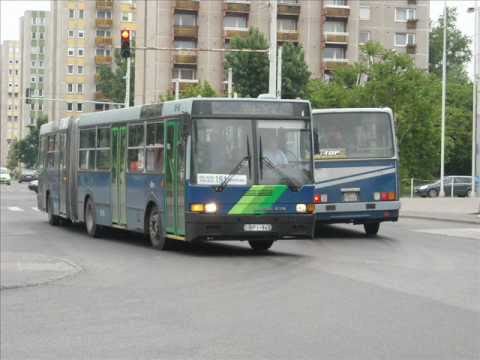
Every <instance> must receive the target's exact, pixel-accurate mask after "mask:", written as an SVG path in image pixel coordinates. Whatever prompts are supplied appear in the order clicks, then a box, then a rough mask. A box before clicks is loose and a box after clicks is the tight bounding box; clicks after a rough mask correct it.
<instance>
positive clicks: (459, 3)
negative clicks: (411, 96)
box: [0, 0, 480, 73]
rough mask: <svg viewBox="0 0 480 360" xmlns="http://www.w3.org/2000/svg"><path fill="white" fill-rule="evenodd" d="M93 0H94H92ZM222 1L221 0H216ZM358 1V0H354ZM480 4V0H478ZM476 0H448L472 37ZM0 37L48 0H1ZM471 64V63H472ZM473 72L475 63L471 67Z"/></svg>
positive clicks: (437, 0)
mask: <svg viewBox="0 0 480 360" xmlns="http://www.w3.org/2000/svg"><path fill="white" fill-rule="evenodd" d="M92 1H93V0H92ZM216 1H220V0H216ZM353 1H358V0H353ZM478 2H479V4H480V0H479V1H478ZM474 3H475V0H448V1H447V4H448V6H452V7H456V8H458V27H459V29H460V30H462V31H463V32H464V33H466V34H467V35H468V36H470V38H473V30H474V29H473V28H474V21H473V15H472V14H467V9H468V7H471V6H474ZM0 7H1V19H0V23H1V26H0V39H1V40H2V41H3V40H18V36H19V18H20V17H21V16H22V15H23V13H24V12H25V11H26V10H49V9H50V1H48V0H0ZM442 12H443V0H430V18H431V19H432V21H434V22H435V21H436V20H437V19H438V17H439V16H440V15H441V14H442ZM470 65H471V64H470ZM469 71H470V73H473V65H471V66H470V67H469Z"/></svg>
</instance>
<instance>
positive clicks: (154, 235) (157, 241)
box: [145, 205, 166, 250]
mask: <svg viewBox="0 0 480 360" xmlns="http://www.w3.org/2000/svg"><path fill="white" fill-rule="evenodd" d="M145 225H146V227H147V229H145V230H146V231H145V233H146V234H148V237H149V238H150V244H151V245H152V247H153V248H154V249H157V250H165V249H166V239H165V234H164V232H163V226H162V215H161V214H160V211H159V210H158V207H156V206H155V205H154V206H153V207H152V209H151V210H150V215H149V216H148V221H147V223H146V224H145Z"/></svg>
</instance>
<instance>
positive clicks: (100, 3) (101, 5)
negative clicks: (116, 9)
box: [95, 0, 113, 10]
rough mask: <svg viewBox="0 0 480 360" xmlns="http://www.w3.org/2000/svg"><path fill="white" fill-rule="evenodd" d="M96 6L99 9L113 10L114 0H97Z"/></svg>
mask: <svg viewBox="0 0 480 360" xmlns="http://www.w3.org/2000/svg"><path fill="white" fill-rule="evenodd" d="M95 6H96V8H97V10H112V9H113V0H97V1H96V4H95Z"/></svg>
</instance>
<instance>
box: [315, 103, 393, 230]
mask: <svg viewBox="0 0 480 360" xmlns="http://www.w3.org/2000/svg"><path fill="white" fill-rule="evenodd" d="M312 121H313V138H314V140H313V141H314V159H315V171H314V176H315V197H314V202H315V204H316V219H317V223H353V224H363V225H364V228H365V232H366V233H367V234H368V235H376V234H377V233H378V230H379V227H380V223H381V222H382V221H397V220H398V214H399V209H400V201H399V186H400V183H399V163H398V152H397V145H396V139H395V126H394V121H393V114H392V111H391V110H390V109H388V108H385V109H360V108H359V109H323V110H314V111H313V120H312Z"/></svg>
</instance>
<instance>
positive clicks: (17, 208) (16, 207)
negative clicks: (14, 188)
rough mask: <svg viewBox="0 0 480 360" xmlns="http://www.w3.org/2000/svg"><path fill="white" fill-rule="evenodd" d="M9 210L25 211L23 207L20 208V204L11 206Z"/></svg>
mask: <svg viewBox="0 0 480 360" xmlns="http://www.w3.org/2000/svg"><path fill="white" fill-rule="evenodd" d="M8 210H10V211H24V210H23V209H22V208H19V207H18V206H9V207H8Z"/></svg>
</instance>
